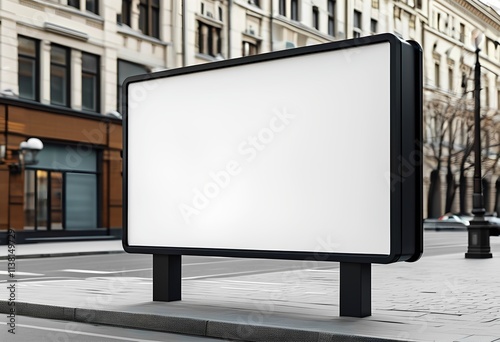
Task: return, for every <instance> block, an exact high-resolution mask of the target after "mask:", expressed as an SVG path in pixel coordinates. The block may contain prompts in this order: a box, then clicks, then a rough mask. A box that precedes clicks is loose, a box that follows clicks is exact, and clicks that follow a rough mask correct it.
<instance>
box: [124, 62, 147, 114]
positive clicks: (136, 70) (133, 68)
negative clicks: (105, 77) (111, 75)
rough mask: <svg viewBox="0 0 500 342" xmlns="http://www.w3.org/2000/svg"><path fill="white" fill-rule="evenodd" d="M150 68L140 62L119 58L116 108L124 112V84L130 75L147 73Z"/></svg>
mask: <svg viewBox="0 0 500 342" xmlns="http://www.w3.org/2000/svg"><path fill="white" fill-rule="evenodd" d="M148 72H149V70H148V69H147V68H146V67H145V66H143V65H140V64H135V63H131V62H126V61H122V60H118V80H117V85H118V86H117V104H116V108H117V109H118V111H119V112H120V113H123V112H122V85H123V81H125V79H126V78H127V77H129V76H135V75H142V74H147V73H148Z"/></svg>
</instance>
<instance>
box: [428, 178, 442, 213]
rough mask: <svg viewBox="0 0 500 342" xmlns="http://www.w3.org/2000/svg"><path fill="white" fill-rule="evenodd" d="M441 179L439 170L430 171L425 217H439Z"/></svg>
mask: <svg viewBox="0 0 500 342" xmlns="http://www.w3.org/2000/svg"><path fill="white" fill-rule="evenodd" d="M441 214H442V212H441V179H440V177H439V170H432V171H431V175H430V185H429V198H428V201H427V217H428V218H438V217H439V216H441Z"/></svg>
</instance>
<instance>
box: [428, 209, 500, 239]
mask: <svg viewBox="0 0 500 342" xmlns="http://www.w3.org/2000/svg"><path fill="white" fill-rule="evenodd" d="M473 218H474V216H469V215H463V216H460V215H455V214H452V213H447V214H444V215H443V216H440V217H439V218H437V219H425V220H424V229H429V230H436V231H438V230H467V227H468V226H469V225H470V221H471V220H472V219H473ZM484 219H485V220H487V221H488V222H490V224H491V227H492V228H494V229H492V235H498V234H500V218H499V217H496V216H491V215H487V216H484Z"/></svg>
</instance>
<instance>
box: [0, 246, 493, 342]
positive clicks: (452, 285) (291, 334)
mask: <svg viewBox="0 0 500 342" xmlns="http://www.w3.org/2000/svg"><path fill="white" fill-rule="evenodd" d="M491 240H492V250H493V252H494V257H493V259H484V260H470V259H465V258H464V256H463V253H460V254H449V255H444V256H430V257H425V256H424V257H423V258H422V259H421V260H420V261H418V262H417V263H413V264H409V263H397V264H391V265H373V268H372V316H371V317H367V318H362V319H357V318H345V317H339V315H338V314H339V312H338V311H339V310H338V288H339V284H338V283H339V274H338V269H330V270H318V269H314V268H313V267H314V266H316V265H314V264H308V265H306V267H305V269H298V270H296V271H286V272H274V273H266V274H257V275H243V276H233V277H220V278H208V279H185V280H183V293H182V295H183V300H182V301H180V302H171V303H160V302H152V301H151V291H152V290H151V287H152V284H151V279H148V278H133V277H121V276H112V277H107V276H106V277H90V278H87V279H85V280H65V281H39V282H29V283H22V282H21V283H18V284H17V291H18V297H19V299H18V302H17V310H18V311H17V313H18V314H19V315H23V314H24V315H30V316H37V317H47V318H54V319H66V320H75V321H81V322H89V323H97V324H111V325H118V326H127V327H139V328H144V329H151V330H160V331H169V332H179V333H184V334H195V335H202V336H211V337H218V338H224V339H228V340H251V341H325V342H326V341H359V340H363V341H378V340H379V339H381V340H410V341H463V342H465V341H474V342H482V341H500V243H499V241H498V240H499V239H495V238H492V239H491ZM69 244H70V243H64V244H43V245H45V246H46V247H49V245H57V247H58V249H59V250H60V248H62V245H69ZM71 244H74V245H73V252H85V250H84V249H85V248H84V247H83V246H85V245H87V244H88V249H90V248H91V247H90V246H94V247H95V246H96V245H95V244H102V245H101V246H102V248H104V246H108V247H109V248H110V249H112V250H113V251H118V250H119V248H117V246H119V242H117V241H99V242H95V243H94V242H77V243H71ZM79 244H82V245H79ZM43 245H40V246H37V247H35V245H31V247H29V245H25V246H26V247H23V245H19V246H18V251H19V253H21V254H24V255H30V253H31V255H34V254H35V252H34V251H35V248H40V250H39V253H41V254H46V253H44V252H42V250H43V247H42V246H43ZM76 246H82V250H80V251H77V250H76ZM108 247H106V248H108ZM31 248H33V249H32V250H30V251H28V250H29V249H31ZM96 248H97V247H96ZM3 249H5V248H3ZM23 249H24V251H22V250H23ZM495 251H496V253H495ZM49 252H50V251H49ZM101 252H103V251H101ZM49 254H50V253H49ZM7 296H8V293H7V289H6V286H1V287H0V299H4V298H8V297H7ZM7 310H8V306H7V303H6V301H5V300H0V312H4V313H6V312H8V311H7ZM68 327H70V323H68ZM377 338H378V339H377ZM14 341H15V339H14Z"/></svg>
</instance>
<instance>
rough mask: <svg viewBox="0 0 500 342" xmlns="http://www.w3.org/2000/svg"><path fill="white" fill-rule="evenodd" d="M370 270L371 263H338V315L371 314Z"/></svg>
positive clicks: (356, 315)
mask: <svg viewBox="0 0 500 342" xmlns="http://www.w3.org/2000/svg"><path fill="white" fill-rule="evenodd" d="M371 270H372V269H371V264H357V263H348V262H341V263H340V316H348V317H366V316H371V314H372V293H371V290H372V289H371V286H372V274H371V273H372V272H371Z"/></svg>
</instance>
